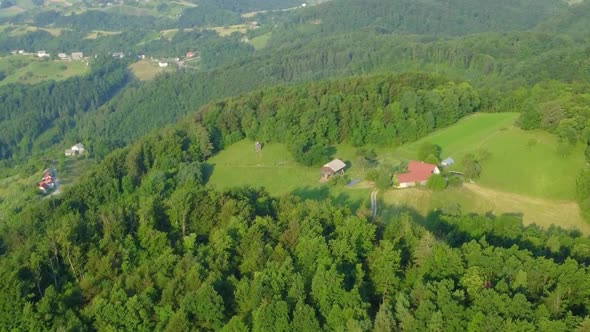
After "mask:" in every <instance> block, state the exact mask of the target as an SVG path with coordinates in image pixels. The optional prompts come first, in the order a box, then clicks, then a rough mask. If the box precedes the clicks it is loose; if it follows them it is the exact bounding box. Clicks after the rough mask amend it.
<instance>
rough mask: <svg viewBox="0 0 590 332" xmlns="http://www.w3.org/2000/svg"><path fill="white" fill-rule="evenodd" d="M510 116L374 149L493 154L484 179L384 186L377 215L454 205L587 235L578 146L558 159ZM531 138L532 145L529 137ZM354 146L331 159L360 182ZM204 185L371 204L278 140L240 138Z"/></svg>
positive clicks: (389, 155) (385, 156)
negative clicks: (429, 186)
mask: <svg viewBox="0 0 590 332" xmlns="http://www.w3.org/2000/svg"><path fill="white" fill-rule="evenodd" d="M517 117H518V114H515V113H499V114H476V115H473V116H470V117H468V118H465V119H463V120H461V121H460V122H459V123H457V124H455V125H453V126H451V127H449V128H446V129H443V130H440V131H437V132H436V133H433V134H432V135H430V136H428V137H426V138H424V139H422V140H419V141H418V142H415V143H412V144H408V145H406V146H402V147H400V148H397V149H395V148H387V147H378V148H375V151H376V152H377V155H378V159H379V161H380V162H381V163H385V162H387V163H390V164H395V163H396V162H398V161H400V160H402V159H412V158H416V154H417V151H418V149H419V147H420V145H421V144H422V143H423V142H426V141H428V142H432V143H435V144H439V145H440V146H441V147H442V149H443V153H442V155H443V157H447V156H452V157H453V158H455V160H456V161H457V162H458V163H457V164H456V165H455V167H454V168H455V169H457V170H460V168H461V167H460V160H461V159H462V157H463V156H464V155H465V154H466V153H469V152H477V151H478V150H481V149H486V150H487V151H489V152H490V154H491V157H490V158H489V159H488V160H487V161H485V162H483V164H482V169H483V171H482V177H481V179H480V180H478V181H477V183H476V184H466V185H465V186H464V187H463V188H459V189H447V190H445V191H442V192H434V193H433V192H431V191H429V190H426V189H405V190H393V189H392V190H389V191H387V192H381V193H380V194H379V200H380V205H379V215H381V216H383V217H385V218H388V217H391V216H392V215H395V214H396V213H398V212H399V211H400V210H403V209H406V208H409V209H410V210H412V211H414V212H415V213H418V214H421V215H423V216H426V214H427V213H428V212H429V211H431V210H433V209H440V208H444V207H445V206H448V205H449V204H452V203H459V204H460V205H461V209H462V212H463V213H472V212H473V213H487V212H491V213H496V214H500V213H520V214H522V216H523V220H524V222H525V223H526V224H529V223H536V224H538V225H540V226H543V227H549V226H551V225H553V224H554V225H559V226H562V227H565V228H571V227H576V228H578V229H580V230H582V231H583V232H584V233H586V234H590V225H588V224H587V223H585V222H584V220H583V219H582V218H581V217H580V214H579V208H578V206H577V204H576V203H575V202H574V201H573V195H574V188H575V177H576V175H577V174H578V171H579V170H580V168H581V167H583V165H584V160H583V153H582V151H581V147H580V148H578V149H577V150H575V151H573V152H572V153H571V155H569V156H567V157H564V156H562V155H560V154H559V153H558V152H557V140H556V138H555V137H554V136H552V135H550V134H547V133H544V132H541V131H531V132H527V131H522V130H520V129H518V128H516V127H515V126H514V121H515V120H516V118H517ZM533 141H534V142H535V144H532V143H531V142H533ZM355 155H356V148H354V147H351V146H350V145H346V144H341V145H338V146H336V152H335V154H334V157H336V158H340V159H342V160H344V161H346V162H347V163H349V164H351V165H352V166H351V167H350V168H349V169H348V170H347V174H348V176H349V177H350V178H353V179H354V178H359V179H363V178H364V174H363V172H362V170H361V169H359V168H357V167H355V165H354V164H355V159H356V157H355ZM209 163H210V164H211V165H212V169H213V172H212V175H211V177H210V180H209V184H210V185H211V186H213V187H215V188H218V189H226V188H230V187H234V186H243V185H249V186H254V187H264V188H266V189H267V190H268V192H269V193H270V194H272V195H275V196H280V195H284V194H287V193H293V194H296V195H298V196H301V197H304V198H312V199H324V198H330V199H332V200H336V201H337V202H340V203H342V204H345V205H349V206H350V207H351V208H353V209H356V208H358V207H368V206H369V194H370V191H371V184H370V183H367V182H366V181H363V182H361V183H359V184H358V185H356V186H354V187H353V188H348V187H345V186H336V187H334V186H331V185H329V184H322V183H320V182H319V181H318V179H319V168H317V167H314V168H308V167H303V166H300V165H297V164H296V163H295V161H294V160H293V158H292V156H291V154H290V153H289V152H288V151H287V149H286V148H285V146H284V145H282V144H276V143H270V144H267V145H266V146H264V148H263V150H262V152H261V153H259V154H257V153H256V152H255V151H254V143H253V142H251V141H249V140H242V141H240V142H238V143H236V144H233V145H232V146H230V147H228V148H227V149H226V150H224V151H222V152H220V153H219V154H218V155H217V156H215V157H213V158H211V159H210V160H209Z"/></svg>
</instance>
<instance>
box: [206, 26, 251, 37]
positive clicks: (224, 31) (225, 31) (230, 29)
mask: <svg viewBox="0 0 590 332" xmlns="http://www.w3.org/2000/svg"><path fill="white" fill-rule="evenodd" d="M207 29H209V30H214V31H215V32H217V34H218V35H220V36H222V37H224V36H229V35H231V34H232V33H234V32H241V33H246V31H247V30H248V27H247V26H246V25H245V24H237V25H230V26H226V27H212V28H207Z"/></svg>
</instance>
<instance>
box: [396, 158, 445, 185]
mask: <svg viewBox="0 0 590 332" xmlns="http://www.w3.org/2000/svg"><path fill="white" fill-rule="evenodd" d="M435 169H436V165H433V164H427V163H423V162H419V161H415V160H412V161H410V162H409V163H408V172H407V173H402V174H398V175H397V181H398V182H399V183H408V182H410V183H414V182H422V181H426V180H428V178H429V177H430V176H431V175H432V173H433V172H434V170H435Z"/></svg>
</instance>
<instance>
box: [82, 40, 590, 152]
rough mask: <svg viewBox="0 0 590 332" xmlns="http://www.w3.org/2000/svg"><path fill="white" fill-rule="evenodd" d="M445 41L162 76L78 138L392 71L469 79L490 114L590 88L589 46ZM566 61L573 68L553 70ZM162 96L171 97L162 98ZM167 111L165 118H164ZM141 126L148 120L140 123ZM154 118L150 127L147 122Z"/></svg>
mask: <svg viewBox="0 0 590 332" xmlns="http://www.w3.org/2000/svg"><path fill="white" fill-rule="evenodd" d="M485 37H486V38H481V36H479V35H475V36H468V37H461V38H453V39H449V40H444V41H436V42H428V41H421V40H420V38H416V37H403V36H392V35H382V34H377V33H373V32H359V33H356V34H342V35H335V36H331V37H328V38H320V39H317V40H314V41H311V42H309V43H304V42H293V43H292V45H290V46H288V47H283V48H281V49H279V50H274V49H273V50H272V51H271V50H269V51H264V52H257V53H256V54H254V55H253V56H251V57H250V58H248V59H247V60H240V61H237V62H236V63H234V64H231V65H227V66H222V67H220V68H216V69H212V70H210V71H205V72H198V73H180V74H175V75H166V76H162V77H160V78H158V79H156V80H154V81H152V82H148V83H146V84H144V85H142V86H140V87H131V88H130V89H128V90H126V91H124V92H123V93H122V94H121V95H120V96H118V97H117V98H115V99H113V100H112V101H111V102H110V103H109V105H108V106H107V107H105V108H104V109H102V110H100V111H99V112H98V113H96V114H94V115H92V116H90V117H88V119H87V120H88V122H87V123H86V124H85V125H84V126H83V127H82V129H81V130H82V131H83V132H87V133H88V134H84V133H81V135H83V136H84V135H90V134H93V133H95V132H105V133H107V134H106V135H102V136H103V137H108V138H109V139H112V140H114V141H118V142H120V143H124V142H128V141H129V139H130V138H134V137H139V136H140V135H141V134H143V133H146V132H148V131H149V130H151V129H153V128H158V127H159V126H161V125H162V124H165V123H170V122H173V121H175V120H176V119H178V117H180V116H182V115H184V114H187V113H188V112H190V111H194V110H196V109H198V108H199V107H200V106H202V105H203V104H205V103H206V102H208V101H209V100H212V99H216V98H222V97H227V96H231V95H236V94H239V93H243V92H247V91H251V90H254V89H258V88H262V87H264V86H270V85H274V84H278V83H282V82H293V83H296V82H304V81H310V80H312V81H313V80H321V79H324V78H329V77H338V76H347V75H354V74H356V75H362V74H367V73H375V72H383V71H387V70H398V71H400V72H404V71H433V72H438V73H442V74H444V75H445V76H448V77H451V78H456V79H462V77H466V78H467V79H468V80H469V81H472V82H473V83H472V84H473V85H474V86H475V87H476V88H478V90H480V98H481V99H482V104H483V105H484V107H485V108H486V109H496V110H506V111H521V109H522V108H521V107H522V105H523V103H522V102H520V101H519V99H518V98H520V97H519V96H518V95H517V96H513V94H515V93H516V89H517V88H522V89H525V90H526V89H530V87H531V86H533V84H536V83H540V82H543V81H546V80H560V81H564V82H573V81H582V82H590V76H589V75H588V73H589V71H588V70H585V69H584V68H590V61H589V60H588V57H586V56H585V55H584V54H585V50H584V47H582V46H576V44H575V43H573V42H571V41H569V40H568V39H567V38H562V37H554V36H551V35H546V34H542V33H529V32H526V33H519V32H515V33H508V34H487V35H486V36H485ZM563 57H567V58H568V60H569V61H570V63H575V64H576V66H570V65H565V64H563V65H562V66H556V65H555V63H554V62H552V61H550V60H551V59H552V58H563ZM164 91H167V92H166V93H164ZM162 110H166V112H162ZM137 119H144V120H142V121H137ZM147 119H149V121H148V120H147Z"/></svg>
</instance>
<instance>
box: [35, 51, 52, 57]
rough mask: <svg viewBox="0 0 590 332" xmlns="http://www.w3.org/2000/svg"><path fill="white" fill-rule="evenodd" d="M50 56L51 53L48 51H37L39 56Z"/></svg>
mask: <svg viewBox="0 0 590 332" xmlns="http://www.w3.org/2000/svg"><path fill="white" fill-rule="evenodd" d="M49 56H50V54H49V53H47V52H46V51H37V57H39V58H48V57H49Z"/></svg>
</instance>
